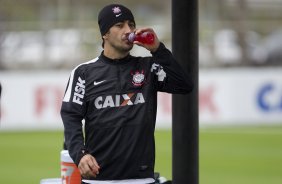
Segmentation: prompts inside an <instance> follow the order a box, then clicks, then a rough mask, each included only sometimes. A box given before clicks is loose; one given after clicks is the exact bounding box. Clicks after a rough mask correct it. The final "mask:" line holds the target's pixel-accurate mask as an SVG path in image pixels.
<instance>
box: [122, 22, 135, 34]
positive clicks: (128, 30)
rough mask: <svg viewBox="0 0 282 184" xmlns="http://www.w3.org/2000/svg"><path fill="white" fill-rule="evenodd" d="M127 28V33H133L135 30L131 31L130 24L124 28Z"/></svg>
mask: <svg viewBox="0 0 282 184" xmlns="http://www.w3.org/2000/svg"><path fill="white" fill-rule="evenodd" d="M124 27H125V28H124V29H125V32H126V33H131V32H132V31H133V30H132V29H131V27H130V26H129V25H128V24H125V26H124Z"/></svg>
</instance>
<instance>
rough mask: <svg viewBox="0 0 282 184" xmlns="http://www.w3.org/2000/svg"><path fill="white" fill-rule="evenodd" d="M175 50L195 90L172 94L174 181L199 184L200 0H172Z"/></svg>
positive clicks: (173, 47)
mask: <svg viewBox="0 0 282 184" xmlns="http://www.w3.org/2000/svg"><path fill="white" fill-rule="evenodd" d="M172 52H173V54H174V56H175V58H176V59H177V61H178V62H179V63H180V65H181V66H182V67H183V68H184V70H185V71H186V72H187V73H189V74H191V76H192V78H193V82H194V89H193V92H192V93H189V94H188V95H173V97H172V109H173V110H172V122H173V123H172V149H173V151H172V155H173V159H172V167H173V168H172V179H173V184H198V183H199V138H198V136H199V133H198V131H199V118H198V68H199V65H198V1H197V0H189V1H187V0H172Z"/></svg>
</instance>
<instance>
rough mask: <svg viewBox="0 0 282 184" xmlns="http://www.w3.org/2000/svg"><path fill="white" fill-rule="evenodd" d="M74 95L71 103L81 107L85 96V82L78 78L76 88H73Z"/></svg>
mask: <svg viewBox="0 0 282 184" xmlns="http://www.w3.org/2000/svg"><path fill="white" fill-rule="evenodd" d="M74 91H75V92H74V94H73V99H72V101H73V102H75V103H77V104H79V105H82V99H83V97H84V94H85V80H82V79H81V78H80V77H79V78H78V80H77V82H76V86H75V88H74Z"/></svg>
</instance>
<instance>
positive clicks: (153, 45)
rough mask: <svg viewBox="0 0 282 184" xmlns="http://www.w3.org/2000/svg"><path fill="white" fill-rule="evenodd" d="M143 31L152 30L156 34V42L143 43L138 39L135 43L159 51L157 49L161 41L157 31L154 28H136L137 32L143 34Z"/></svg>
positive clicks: (152, 50) (151, 50)
mask: <svg viewBox="0 0 282 184" xmlns="http://www.w3.org/2000/svg"><path fill="white" fill-rule="evenodd" d="M143 32H151V33H153V34H154V37H155V40H154V43H153V44H143V43H141V42H138V41H134V42H133V43H134V44H136V45H139V46H141V47H144V48H146V49H147V50H149V51H150V52H155V51H157V49H158V48H159V46H160V41H159V39H158V37H157V35H156V33H155V31H154V30H153V29H152V28H141V29H136V30H135V34H137V35H138V34H141V33H143Z"/></svg>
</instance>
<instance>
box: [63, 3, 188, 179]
mask: <svg viewBox="0 0 282 184" xmlns="http://www.w3.org/2000/svg"><path fill="white" fill-rule="evenodd" d="M98 24H99V28H100V32H101V35H102V39H103V44H102V45H103V48H104V50H103V52H102V53H101V55H100V56H98V57H97V58H95V59H93V60H91V61H89V62H86V63H82V64H80V65H79V66H77V67H76V68H74V69H73V70H72V72H71V75H70V78H69V81H68V85H67V89H66V92H65V96H64V99H63V104H62V108H61V116H62V120H63V123H64V135H65V143H66V146H67V149H68V150H69V153H70V156H71V158H72V159H73V160H74V162H75V164H76V165H77V166H78V168H79V171H80V173H81V175H82V177H83V178H84V179H89V180H92V183H99V182H100V183H101V182H102V183H103V182H105V181H107V182H110V181H111V180H114V182H115V183H118V182H119V183H144V184H145V183H154V164H155V141H154V130H155V122H156V112H157V92H158V91H162V92H168V93H178V94H185V93H188V92H190V91H191V90H192V88H193V87H192V86H193V85H192V82H191V81H192V80H191V78H189V75H186V74H185V73H184V71H183V70H182V68H181V67H180V66H179V65H178V63H177V62H176V61H175V59H174V57H173V56H172V54H171V52H170V51H169V50H168V49H166V47H165V46H164V44H163V43H161V42H160V41H159V40H158V37H157V35H156V33H155V32H154V30H153V29H151V28H141V29H136V27H135V20H134V17H133V15H132V13H131V11H130V10H129V9H128V8H126V7H124V6H122V5H119V4H111V5H108V6H106V7H104V8H103V9H102V10H101V11H100V13H99V17H98ZM132 32H135V34H137V35H138V34H141V33H143V32H151V33H152V34H153V35H154V43H152V44H143V43H141V42H138V41H134V42H133V43H131V42H130V41H128V39H127V37H128V35H129V34H130V33H132ZM134 44H136V45H138V46H141V47H144V48H146V49H147V50H149V51H150V52H151V54H152V56H151V57H134V56H131V55H130V53H129V52H130V50H131V49H132V47H133V45H134ZM82 120H85V125H84V130H83V126H82ZM85 182H86V180H85Z"/></svg>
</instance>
